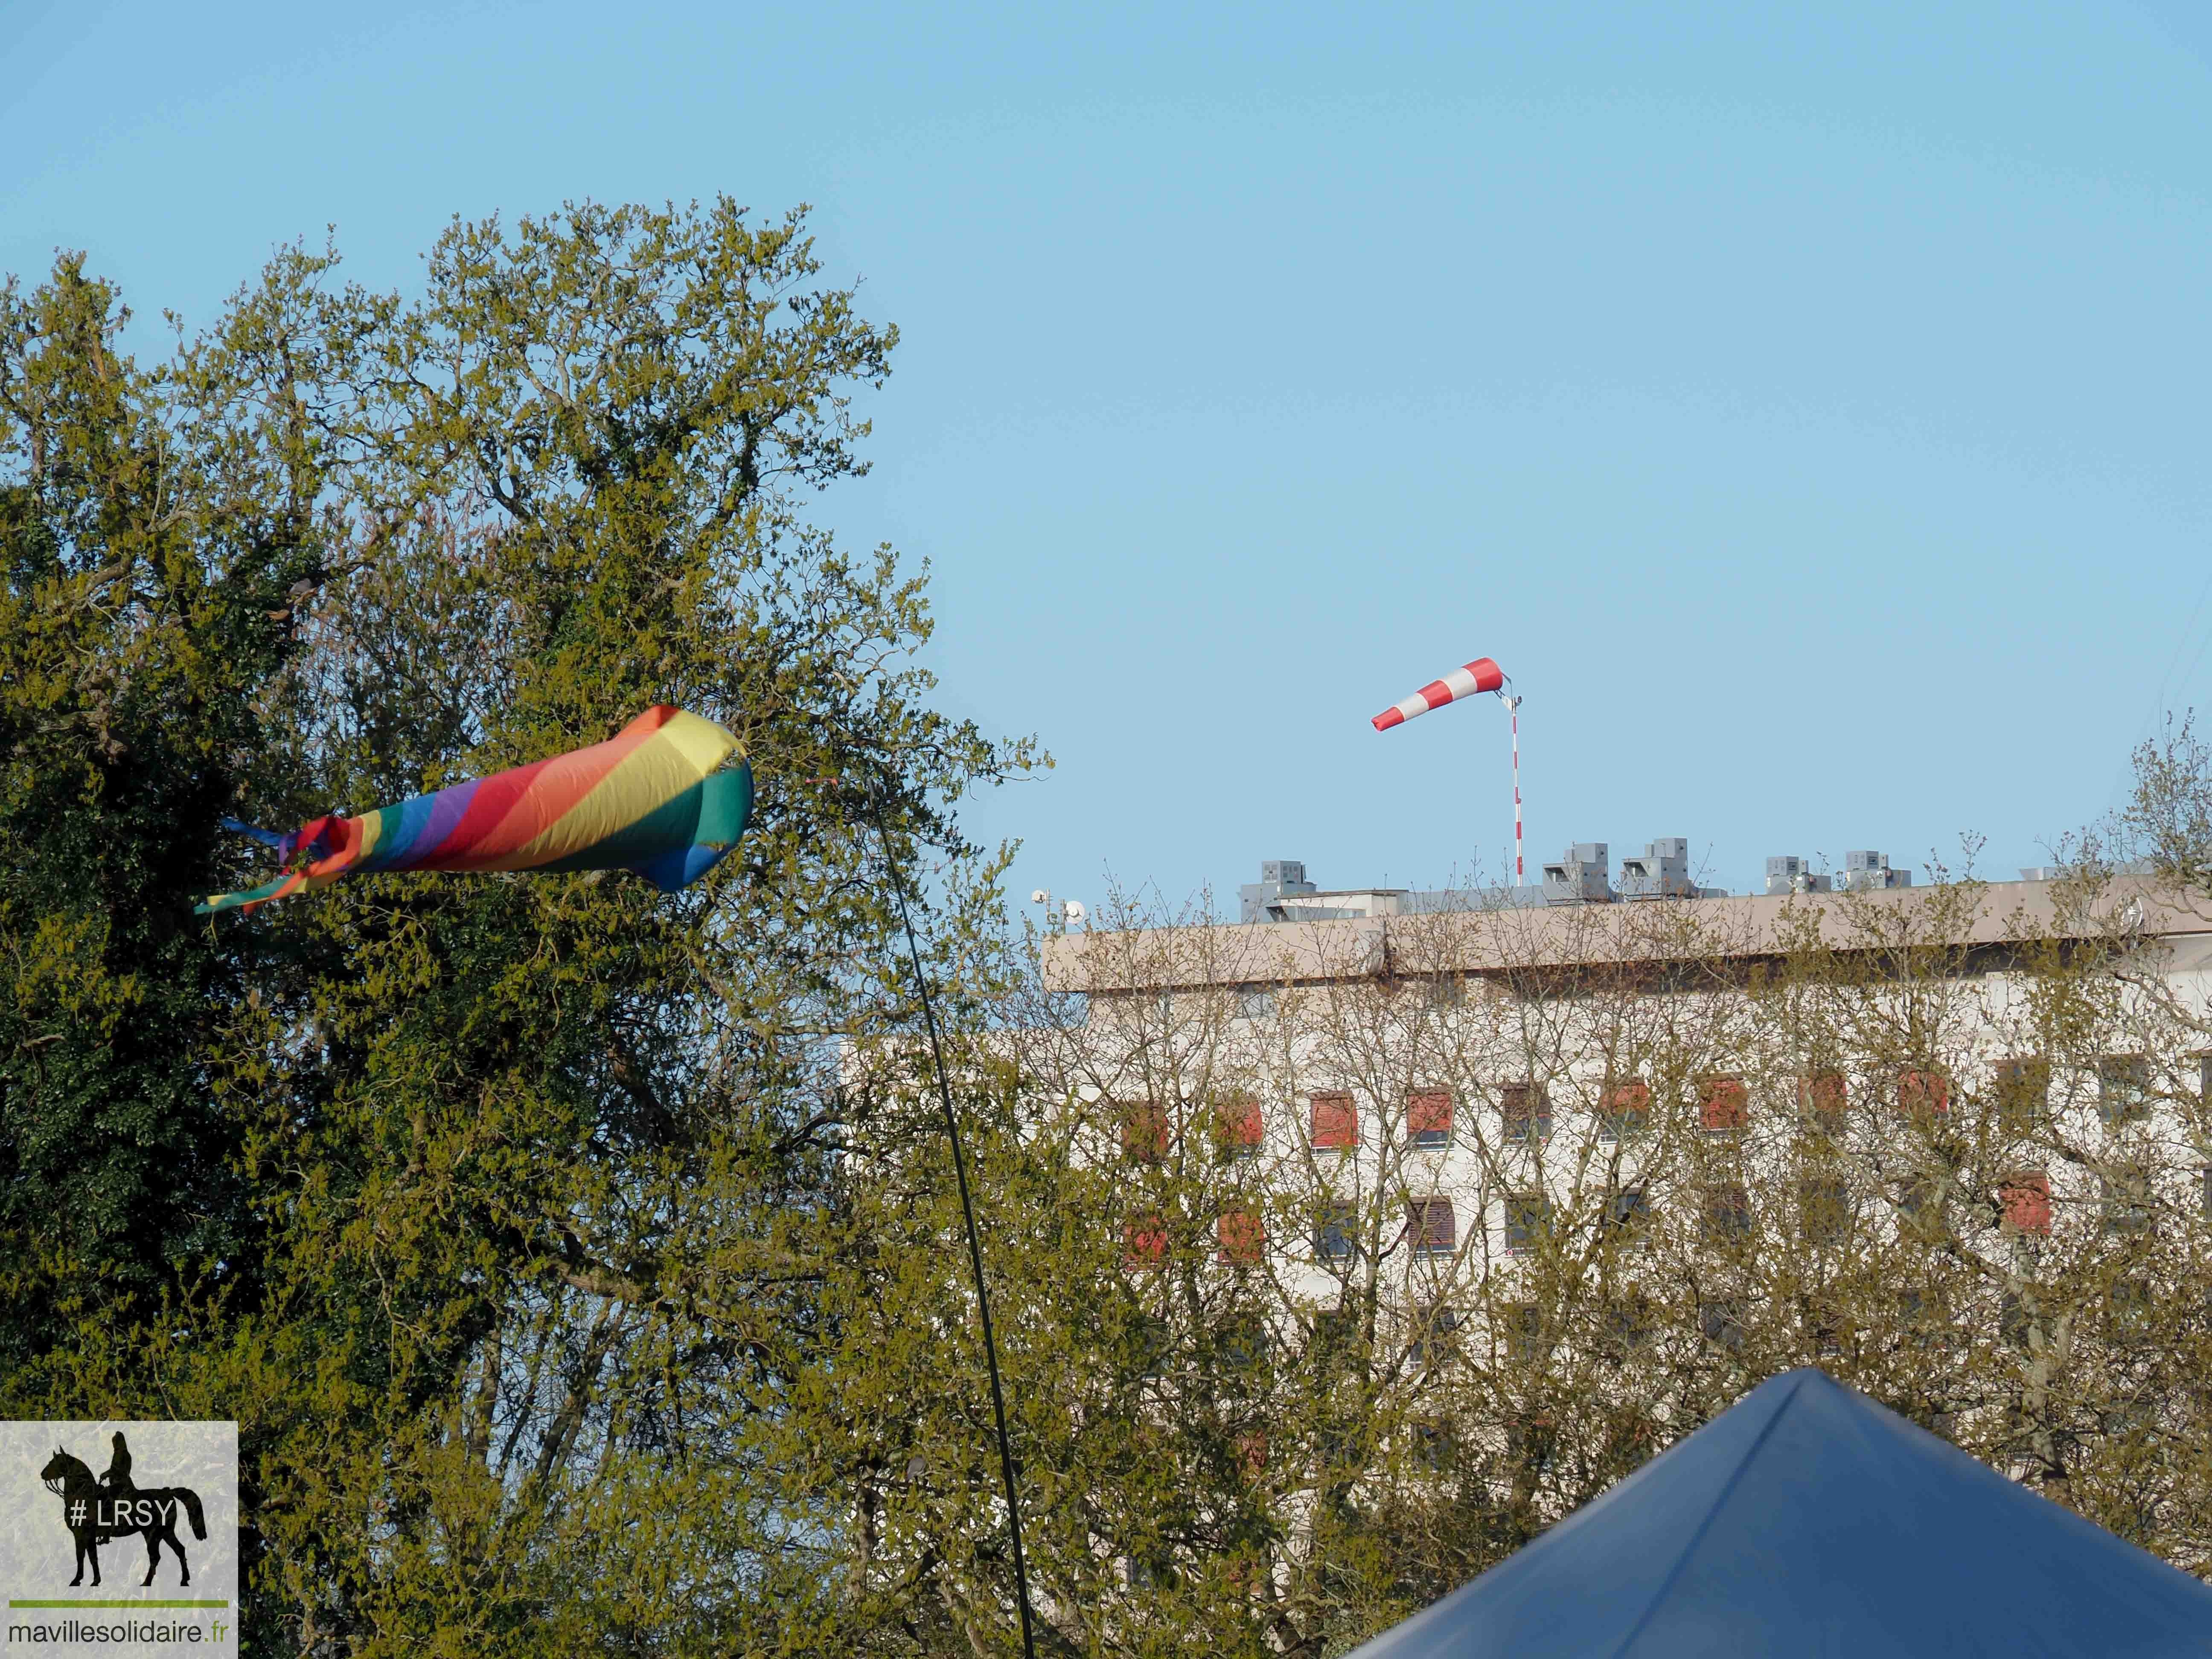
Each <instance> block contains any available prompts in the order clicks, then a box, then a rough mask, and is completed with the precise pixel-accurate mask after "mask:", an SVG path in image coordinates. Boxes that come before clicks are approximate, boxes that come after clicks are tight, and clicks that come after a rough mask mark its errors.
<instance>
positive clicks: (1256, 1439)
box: [1237, 1429, 1267, 1479]
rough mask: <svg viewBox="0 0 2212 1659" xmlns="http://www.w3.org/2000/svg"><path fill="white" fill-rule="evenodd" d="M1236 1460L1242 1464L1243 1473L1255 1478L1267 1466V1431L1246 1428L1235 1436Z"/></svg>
mask: <svg viewBox="0 0 2212 1659" xmlns="http://www.w3.org/2000/svg"><path fill="white" fill-rule="evenodd" d="M1237 1460H1238V1461H1239V1462H1242V1463H1243V1465H1244V1473H1245V1474H1248V1475H1250V1476H1252V1477H1254V1478H1255V1479H1256V1478H1257V1477H1258V1476H1259V1474H1260V1472H1261V1470H1262V1469H1264V1468H1267V1430H1265V1429H1247V1430H1245V1431H1244V1432H1243V1433H1242V1434H1240V1435H1238V1436H1237Z"/></svg>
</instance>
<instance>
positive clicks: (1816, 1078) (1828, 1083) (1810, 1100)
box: [1797, 1072, 1850, 1134]
mask: <svg viewBox="0 0 2212 1659" xmlns="http://www.w3.org/2000/svg"><path fill="white" fill-rule="evenodd" d="M1797 1098H1798V1101H1799V1103H1800V1104H1802V1106H1803V1107H1804V1109H1805V1115H1806V1116H1807V1117H1808V1118H1810V1119H1811V1120H1812V1122H1813V1127H1814V1128H1816V1129H1819V1130H1821V1131H1822V1132H1823V1133H1827V1134H1834V1133H1837V1132H1838V1130H1840V1129H1841V1128H1842V1127H1844V1113H1845V1109H1846V1108H1847V1106H1848V1105H1849V1103H1850V1091H1849V1088H1848V1086H1847V1085H1845V1084H1844V1074H1843V1073H1841V1072H1820V1073H1814V1075H1813V1076H1811V1077H1808V1078H1804V1079H1800V1080H1799V1082H1798V1085H1797Z"/></svg>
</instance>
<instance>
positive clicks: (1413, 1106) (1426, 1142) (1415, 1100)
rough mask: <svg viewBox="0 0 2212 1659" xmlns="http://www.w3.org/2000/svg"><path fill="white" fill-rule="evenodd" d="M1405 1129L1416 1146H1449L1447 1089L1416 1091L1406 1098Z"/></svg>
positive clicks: (1450, 1119)
mask: <svg viewBox="0 0 2212 1659" xmlns="http://www.w3.org/2000/svg"><path fill="white" fill-rule="evenodd" d="M1406 1129H1407V1133H1409V1134H1410V1135H1411V1136H1412V1137H1413V1145H1415V1146H1450V1145H1451V1129H1452V1097H1451V1091H1450V1090H1449V1089H1417V1090H1415V1091H1413V1093H1412V1094H1410V1095H1407V1097H1406Z"/></svg>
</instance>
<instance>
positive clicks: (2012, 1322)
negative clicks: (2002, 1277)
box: [1997, 1291, 2028, 1353]
mask: <svg viewBox="0 0 2212 1659" xmlns="http://www.w3.org/2000/svg"><path fill="white" fill-rule="evenodd" d="M1997 1336H1998V1338H1999V1340H2002V1342H2003V1343H2004V1344H2005V1346H2007V1347H2010V1348H2017V1349H2019V1350H2020V1351H2021V1352H2022V1353H2026V1352H2027V1349H2028V1312H2027V1304H2026V1303H2024V1302H2022V1301H2021V1298H2020V1292H2018V1291H2005V1292H2004V1293H2003V1294H2002V1296H2000V1297H1998V1298H1997Z"/></svg>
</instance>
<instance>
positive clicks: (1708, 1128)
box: [1698, 1077, 1751, 1134]
mask: <svg viewBox="0 0 2212 1659" xmlns="http://www.w3.org/2000/svg"><path fill="white" fill-rule="evenodd" d="M1698 1121H1699V1123H1700V1124H1701V1125H1702V1126H1703V1127H1704V1128H1705V1132H1706V1133H1708V1134H1726V1133H1729V1132H1730V1131H1732V1130H1736V1129H1741V1128H1742V1127H1745V1126H1746V1125H1747V1124H1748V1123H1749V1122H1750V1121H1751V1091H1749V1090H1748V1089H1747V1088H1745V1087H1744V1085H1743V1079H1741V1078H1740V1077H1709V1078H1701V1079H1699V1083H1698Z"/></svg>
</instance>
